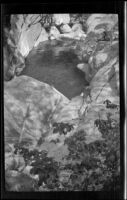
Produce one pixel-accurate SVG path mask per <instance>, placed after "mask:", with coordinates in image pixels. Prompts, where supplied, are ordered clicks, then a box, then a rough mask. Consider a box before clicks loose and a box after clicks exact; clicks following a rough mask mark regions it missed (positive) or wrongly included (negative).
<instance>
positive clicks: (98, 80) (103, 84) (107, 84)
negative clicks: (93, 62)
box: [90, 57, 119, 104]
mask: <svg viewBox="0 0 127 200" xmlns="http://www.w3.org/2000/svg"><path fill="white" fill-rule="evenodd" d="M118 66H119V63H118V59H117V57H115V58H114V59H111V60H110V62H109V63H108V64H106V65H105V66H103V67H102V68H101V69H99V71H98V72H97V73H96V75H95V76H94V78H93V79H92V81H91V83H90V86H91V98H92V101H93V102H97V103H103V102H104V101H105V100H106V99H109V100H110V101H111V102H113V103H116V104H118V103H119V94H118V93H119V91H118V85H119V80H118V71H117V72H116V69H117V70H118V68H119V67H118ZM116 77H117V79H116Z"/></svg>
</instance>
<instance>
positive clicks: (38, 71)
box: [21, 39, 88, 99]
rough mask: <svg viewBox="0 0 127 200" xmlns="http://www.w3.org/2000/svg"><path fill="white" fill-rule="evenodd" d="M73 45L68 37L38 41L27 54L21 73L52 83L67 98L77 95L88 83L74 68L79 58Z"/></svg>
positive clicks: (73, 42)
mask: <svg viewBox="0 0 127 200" xmlns="http://www.w3.org/2000/svg"><path fill="white" fill-rule="evenodd" d="M74 46H75V41H72V40H70V39H69V40H64V41H56V40H54V41H46V42H42V43H40V44H39V45H38V47H37V48H34V49H33V50H32V51H31V52H30V53H29V55H28V56H27V58H26V67H25V69H24V70H23V71H22V73H21V75H27V76H30V77H33V78H35V79H37V80H39V81H42V82H46V83H48V84H50V85H53V86H54V87H55V88H56V89H57V90H59V91H60V92H61V93H62V94H64V95H65V96H66V97H68V98H69V99H71V98H72V97H74V96H76V95H79V94H80V93H81V92H82V90H83V88H84V86H85V85H87V84H88V83H87V82H86V81H85V76H84V74H83V73H82V72H81V71H80V70H79V69H77V68H76V65H77V64H78V63H79V60H78V58H77V56H76V55H75V53H74V50H73V48H74Z"/></svg>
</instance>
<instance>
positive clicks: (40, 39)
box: [34, 27, 48, 47]
mask: <svg viewBox="0 0 127 200" xmlns="http://www.w3.org/2000/svg"><path fill="white" fill-rule="evenodd" d="M46 40H48V33H47V32H46V30H45V28H43V27H42V30H41V33H40V35H39V37H38V38H37V40H36V42H35V44H34V47H36V46H37V45H38V44H39V43H40V42H44V41H46Z"/></svg>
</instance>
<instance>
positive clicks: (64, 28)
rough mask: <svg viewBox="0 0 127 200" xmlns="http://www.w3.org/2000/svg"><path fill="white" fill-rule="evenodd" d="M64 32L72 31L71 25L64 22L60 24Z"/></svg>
mask: <svg viewBox="0 0 127 200" xmlns="http://www.w3.org/2000/svg"><path fill="white" fill-rule="evenodd" d="M60 30H61V32H62V33H70V32H71V31H72V29H71V27H70V26H69V25H68V24H63V25H61V26H60Z"/></svg>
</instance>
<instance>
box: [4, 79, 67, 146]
mask: <svg viewBox="0 0 127 200" xmlns="http://www.w3.org/2000/svg"><path fill="white" fill-rule="evenodd" d="M68 102H69V100H68V99H67V98H66V97H64V96H63V95H62V94H60V93H59V92H57V90H54V88H53V87H51V86H49V85H48V84H46V83H42V82H39V81H37V80H35V79H33V78H30V77H27V76H20V77H15V78H14V79H13V80H12V81H9V82H5V84H4V134H5V144H14V143H16V142H22V141H23V142H25V144H26V143H28V144H29V145H31V146H36V144H37V142H38V140H39V138H40V137H41V136H42V137H43V135H44V134H45V133H47V135H48V133H49V129H50V126H51V124H52V120H53V115H54V112H55V110H56V109H57V111H59V110H61V109H62V107H63V106H65V105H66V104H67V103H68Z"/></svg>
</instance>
